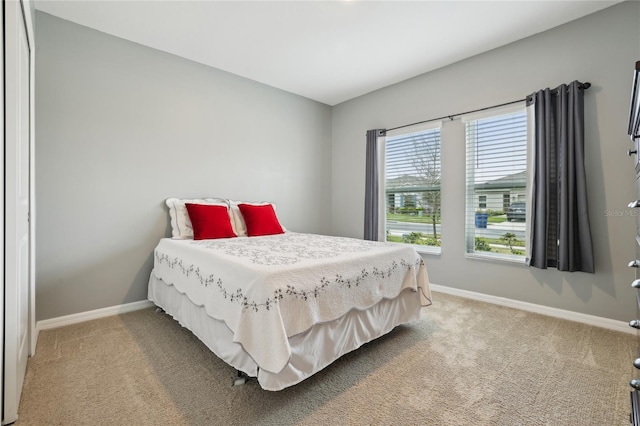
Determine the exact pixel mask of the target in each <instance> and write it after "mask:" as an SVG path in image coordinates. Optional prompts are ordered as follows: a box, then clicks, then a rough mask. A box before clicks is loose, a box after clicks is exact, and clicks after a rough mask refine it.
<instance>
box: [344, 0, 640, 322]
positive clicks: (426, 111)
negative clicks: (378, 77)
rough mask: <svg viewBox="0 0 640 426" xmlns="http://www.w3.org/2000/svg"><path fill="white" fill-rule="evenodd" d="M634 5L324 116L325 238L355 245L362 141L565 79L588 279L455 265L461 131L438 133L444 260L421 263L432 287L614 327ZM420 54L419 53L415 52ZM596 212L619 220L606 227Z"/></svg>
mask: <svg viewBox="0 0 640 426" xmlns="http://www.w3.org/2000/svg"><path fill="white" fill-rule="evenodd" d="M639 9H640V4H639V3H638V2H625V3H622V4H619V5H616V6H613V7H611V8H608V9H605V10H603V11H601V12H598V13H596V14H593V15H590V16H587V17H585V18H583V19H580V20H578V21H574V22H572V23H569V24H566V25H564V26H562V27H558V28H556V29H552V30H550V31H547V32H544V33H540V34H537V35H535V36H532V37H529V38H527V39H524V40H521V41H519V42H516V43H513V44H510V45H507V46H504V47H502V48H499V49H495V50H493V51H490V52H488V53H485V54H482V55H478V56H476V57H473V58H470V59H468V60H465V61H462V62H459V63H456V64H454V65H451V66H448V67H445V68H442V69H439V70H436V71H433V72H430V73H427V74H424V75H421V76H419V77H416V78H414V79H411V80H408V81H405V82H402V83H399V84H396V85H394V86H390V87H387V88H384V89H381V90H378V91H376V92H373V93H370V94H367V95H365V96H362V97H359V98H356V99H354V100H351V101H348V102H345V103H342V104H340V105H337V106H335V107H334V108H333V111H332V112H333V117H332V120H333V126H332V132H333V136H332V144H333V149H332V181H333V184H332V199H333V202H332V205H333V215H332V229H333V233H334V234H336V235H344V236H353V237H361V236H362V235H363V218H362V216H363V213H362V212H363V207H362V206H363V203H364V163H365V132H366V130H367V129H373V128H390V127H395V126H398V125H402V124H407V123H412V122H416V121H420V120H424V119H428V118H432V117H440V116H445V115H448V114H454V113H458V112H463V111H469V110H473V109H476V108H482V107H487V106H491V105H496V104H499V103H503V102H508V101H512V100H516V99H521V98H524V97H525V96H526V95H528V94H530V93H532V92H534V91H535V90H538V89H542V88H545V87H556V86H557V85H559V84H560V83H568V82H570V81H573V80H576V79H578V80H580V81H583V82H584V81H589V82H591V83H592V84H593V86H592V87H591V89H589V90H588V91H587V92H586V97H585V102H586V121H587V124H586V129H585V131H586V155H587V162H586V167H587V173H588V190H589V212H590V216H591V227H592V233H593V242H594V245H595V259H596V268H597V273H596V274H595V275H591V274H584V273H560V272H557V271H555V270H546V271H542V270H536V269H529V268H527V267H525V266H521V265H514V264H508V263H500V262H490V261H480V260H471V259H466V258H465V256H464V241H465V238H464V210H465V209H464V207H465V206H464V202H465V192H464V191H465V184H464V170H465V150H464V128H463V126H462V124H461V123H460V121H459V120H457V121H453V122H447V123H446V124H445V125H444V127H443V135H442V139H443V147H442V162H443V177H442V191H443V195H442V205H443V207H442V210H443V218H442V227H443V236H444V237H443V242H442V255H440V256H428V255H426V256H425V261H426V264H427V268H428V271H429V278H430V279H431V281H432V282H433V283H436V284H440V285H444V286H450V287H455V288H459V289H464V290H470V291H475V292H480V293H486V294H490V295H495V296H501V297H507V298H510V299H516V300H521V301H526V302H531V303H536V304H541V305H547V306H551V307H556V308H561V309H567V310H570V311H577V312H582V313H586V314H591V315H597V316H602V317H607V318H613V319H617V320H629V319H631V318H634V317H635V312H636V310H635V307H634V306H635V299H634V293H633V292H632V291H631V289H630V287H629V283H630V282H631V281H632V279H633V277H634V275H633V273H632V271H630V270H629V268H627V267H626V263H627V261H629V260H631V259H632V258H633V257H634V253H635V248H634V244H635V242H634V234H635V225H634V219H635V218H634V217H632V216H631V215H629V213H632V212H630V211H629V210H628V209H626V205H627V203H628V202H629V201H630V200H633V199H635V195H634V187H633V185H634V172H633V163H632V160H631V159H630V158H629V157H627V155H626V150H627V149H628V148H630V147H631V142H630V140H629V138H628V136H627V135H626V128H627V120H628V109H629V97H630V88H631V77H632V70H633V66H634V64H635V61H636V60H638V59H639V58H638V52H639V49H640V25H639V19H638V17H639V16H640V11H639ZM415 53H416V54H417V55H419V54H424V55H428V54H429V52H428V51H425V52H415ZM606 210H611V211H619V212H622V214H623V215H624V214H627V215H624V216H621V217H608V216H606V215H605V211H606Z"/></svg>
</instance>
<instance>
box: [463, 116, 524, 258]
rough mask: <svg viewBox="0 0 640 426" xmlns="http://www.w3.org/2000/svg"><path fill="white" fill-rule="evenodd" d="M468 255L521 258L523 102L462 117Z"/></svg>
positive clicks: (522, 245) (522, 252) (522, 241)
mask: <svg viewBox="0 0 640 426" xmlns="http://www.w3.org/2000/svg"><path fill="white" fill-rule="evenodd" d="M463 122H464V123H465V127H466V152H467V155H466V157H467V158H466V162H467V167H466V187H467V191H466V192H467V202H466V209H465V216H466V226H465V236H466V253H467V256H471V257H481V258H492V259H501V260H513V261H518V262H524V259H525V255H526V241H527V238H526V233H527V230H526V226H527V216H526V202H525V200H526V194H527V137H528V131H527V128H528V124H527V123H528V118H527V112H526V110H525V106H524V105H523V104H518V105H517V106H515V107H514V106H511V107H509V108H506V109H504V108H503V109H495V110H489V111H483V112H482V113H478V114H474V115H471V116H467V117H463Z"/></svg>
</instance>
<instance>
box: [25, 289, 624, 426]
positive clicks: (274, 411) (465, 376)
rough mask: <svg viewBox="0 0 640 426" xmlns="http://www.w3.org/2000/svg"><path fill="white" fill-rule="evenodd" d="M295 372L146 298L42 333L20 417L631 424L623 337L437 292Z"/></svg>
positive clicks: (47, 421)
mask: <svg viewBox="0 0 640 426" xmlns="http://www.w3.org/2000/svg"><path fill="white" fill-rule="evenodd" d="M434 299H435V301H434V305H433V306H431V307H428V308H425V310H424V314H425V315H424V317H423V319H422V320H420V321H418V322H416V323H413V324H411V325H408V326H402V327H398V328H396V329H395V330H394V331H393V332H391V333H390V334H389V335H387V336H385V337H383V338H381V339H378V340H376V341H375V342H372V343H370V344H368V345H365V346H364V347H362V348H360V349H359V350H357V351H355V352H353V353H350V354H348V355H346V356H344V357H342V358H341V359H340V360H338V361H337V362H335V363H334V364H332V365H331V366H329V367H328V368H326V369H325V370H323V371H322V372H320V373H318V374H316V375H315V376H313V377H311V378H310V379H307V380H305V381H304V382H302V383H300V384H298V385H296V386H293V387H291V388H288V389H286V390H284V391H280V392H268V391H263V390H261V389H260V388H259V386H258V385H257V384H256V382H250V383H248V384H246V385H244V386H236V387H232V386H231V382H232V378H233V376H234V370H233V369H232V368H231V367H229V366H227V365H226V364H225V363H223V362H222V361H220V360H219V359H218V358H216V357H215V356H214V355H213V354H212V353H211V352H209V351H208V350H207V349H206V348H205V346H204V345H203V344H201V343H200V342H199V341H198V340H197V339H196V338H195V337H194V336H193V335H192V334H191V333H190V332H188V331H187V330H185V329H183V328H181V327H180V326H179V325H178V323H176V322H175V321H174V320H173V319H171V318H170V317H169V316H168V315H166V314H164V313H156V312H155V311H154V309H145V310H142V311H137V312H132V313H128V314H125V315H121V316H115V317H110V318H104V319H100V320H95V321H90V322H86V323H82V324H77V325H72V326H68V327H62V328H58V329H54V330H47V331H43V332H42V333H40V338H39V339H40V340H39V342H38V348H37V354H36V356H35V357H33V358H32V359H30V361H29V365H28V370H27V377H26V379H25V386H24V392H23V396H22V401H21V404H20V411H19V418H18V422H17V424H18V425H148V424H149V425H151V424H153V425H183V424H189V425H288V424H304V425H326V426H329V425H572V426H573V425H597V426H604V425H607V426H608V425H627V424H628V420H629V417H628V413H629V402H628V400H629V389H630V388H629V386H628V381H629V379H630V378H631V377H630V376H631V375H632V371H631V369H632V367H631V362H632V360H633V358H634V354H635V346H636V341H635V337H634V336H633V335H631V334H624V333H619V332H612V331H608V330H605V329H600V328H596V327H589V326H585V325H581V324H578V323H574V322H569V321H563V320H559V319H555V318H551V317H545V316H542V315H536V314H531V313H527V312H523V311H518V310H515V309H509V308H504V307H499V306H494V305H490V304H485V303H481V302H475V301H470V300H465V299H461V298H457V297H453V296H447V295H444V294H440V293H436V294H434Z"/></svg>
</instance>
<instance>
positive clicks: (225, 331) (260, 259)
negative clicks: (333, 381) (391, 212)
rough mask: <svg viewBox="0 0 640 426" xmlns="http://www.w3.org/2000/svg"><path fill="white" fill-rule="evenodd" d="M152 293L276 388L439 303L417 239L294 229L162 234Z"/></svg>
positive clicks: (214, 346) (211, 344) (219, 351)
mask: <svg viewBox="0 0 640 426" xmlns="http://www.w3.org/2000/svg"><path fill="white" fill-rule="evenodd" d="M227 205H230V202H229V201H227ZM230 212H231V209H230ZM172 219H173V216H172ZM232 222H233V216H232ZM173 224H174V223H172V225H173ZM237 228H238V227H234V229H237ZM148 298H149V300H151V301H152V302H153V303H155V304H156V305H157V306H158V307H160V308H162V309H163V310H164V311H165V312H166V313H167V314H169V315H171V316H172V317H173V318H174V319H176V320H177V321H178V322H179V323H180V324H181V325H182V326H183V327H185V328H187V329H189V330H190V331H191V332H192V333H193V334H194V335H196V336H197V337H198V338H199V339H200V340H201V341H202V342H203V343H204V344H205V345H206V346H207V347H208V348H209V349H210V350H211V351H213V352H214V353H215V354H216V355H217V356H218V357H219V358H221V359H222V360H224V361H225V362H226V363H228V364H229V365H231V366H232V367H234V368H236V369H237V370H238V371H240V372H243V373H245V374H246V375H248V376H250V377H256V378H257V381H258V383H259V384H260V386H261V387H262V388H263V389H265V390H271V391H277V390H281V389H284V388H286V387H289V386H292V385H295V384H296V383H299V382H300V381H302V380H304V379H305V378H307V377H309V376H311V375H313V374H315V373H316V372H318V371H320V370H321V369H323V368H324V367H326V366H327V365H329V364H331V363H332V362H333V361H335V360H336V359H338V358H339V357H340V356H342V355H344V354H346V353H348V352H351V351H353V350H355V349H357V348H358V347H360V346H362V345H363V344H365V343H367V342H369V341H371V340H373V339H376V338H378V337H380V336H382V335H384V334H386V333H388V332H389V331H391V330H392V329H393V328H394V327H396V326H398V325H400V324H404V323H407V322H410V321H414V320H417V319H418V318H419V317H420V313H421V308H422V307H423V306H427V305H429V304H431V294H430V290H429V282H428V278H427V272H426V267H425V264H424V262H423V260H422V258H421V256H420V255H419V254H418V253H416V251H415V250H414V249H413V248H412V247H410V246H407V245H402V244H394V243H381V242H372V241H364V240H359V239H353V238H343V237H330V236H323V235H314V234H302V233H295V232H288V231H285V230H283V231H282V233H279V234H275V235H264V236H239V237H237V238H217V239H200V240H195V239H188V238H187V239H183V238H176V237H175V235H174V237H173V238H163V239H161V241H160V242H159V244H158V245H157V247H156V248H155V250H154V266H153V270H152V272H151V275H150V279H149V287H148Z"/></svg>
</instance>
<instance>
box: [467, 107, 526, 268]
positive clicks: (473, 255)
mask: <svg viewBox="0 0 640 426" xmlns="http://www.w3.org/2000/svg"><path fill="white" fill-rule="evenodd" d="M517 112H524V113H525V120H526V131H527V134H526V138H525V152H526V161H525V164H526V173H525V175H526V178H525V181H526V183H525V200H526V205H527V210H526V213H525V214H526V220H525V233H524V242H525V247H524V248H525V253H524V255H514V254H502V253H491V252H484V251H476V250H475V237H476V235H475V224H474V226H470V221H472V220H474V219H471V218H470V216H471V215H470V214H469V209H470V203H471V206H472V207H473V206H474V204H473V198H474V196H473V193H472V191H469V183H468V180H469V166H468V164H469V161H470V160H469V154H470V147H469V142H468V140H467V137H468V130H467V124H468V123H470V122H474V121H477V120H483V119H487V118H493V117H500V116H503V115H509V114H514V113H517ZM532 120H533V116H532V111H531V108H527V107H526V105H525V102H524V101H523V102H518V103H514V104H511V105H507V106H502V107H496V108H491V109H487V110H484V111H480V112H476V113H472V114H466V115H464V116H462V117H461V121H462V123H463V124H464V126H465V129H464V134H465V136H464V144H465V179H464V181H465V194H466V197H465V214H464V216H465V218H464V221H465V225H464V227H465V229H464V234H465V244H464V247H465V258H469V259H478V260H488V261H499V262H508V263H516V264H522V265H525V264H526V260H527V259H528V258H529V234H530V226H531V224H530V217H531V215H530V212H531V210H530V205H531V203H530V189H531V164H532V162H531V143H532V138H533V132H534V128H533V126H531V123H532V122H533V121H532ZM504 195H506V194H503V205H504V199H505V197H504ZM478 204H479V203H478ZM470 229H473V231H474V232H473V233H470V232H469V230H470ZM470 248H472V251H470Z"/></svg>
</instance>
